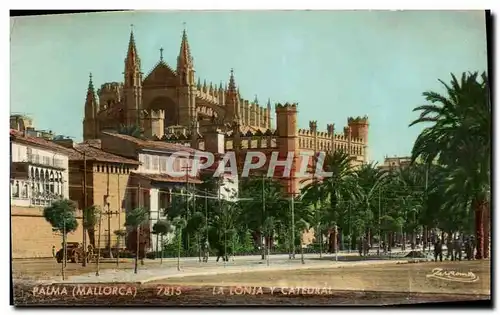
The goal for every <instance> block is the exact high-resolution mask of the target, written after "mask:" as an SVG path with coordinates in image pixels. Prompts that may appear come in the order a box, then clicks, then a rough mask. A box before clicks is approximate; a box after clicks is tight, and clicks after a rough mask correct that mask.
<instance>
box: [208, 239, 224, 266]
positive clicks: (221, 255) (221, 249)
mask: <svg viewBox="0 0 500 315" xmlns="http://www.w3.org/2000/svg"><path fill="white" fill-rule="evenodd" d="M216 250H217V259H216V260H215V261H216V262H219V259H220V258H222V261H225V262H227V261H229V259H228V250H227V246H224V244H217V245H216ZM209 257H210V244H209V243H208V240H205V242H204V243H203V262H208V258H209Z"/></svg>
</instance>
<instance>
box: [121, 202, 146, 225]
mask: <svg viewBox="0 0 500 315" xmlns="http://www.w3.org/2000/svg"><path fill="white" fill-rule="evenodd" d="M148 216H149V211H148V210H147V209H145V208H141V207H139V208H135V209H133V210H131V211H129V212H127V215H126V218H125V226H128V227H132V228H137V227H138V226H140V225H142V224H144V223H146V222H147V220H148Z"/></svg>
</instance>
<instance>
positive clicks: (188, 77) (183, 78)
mask: <svg viewBox="0 0 500 315" xmlns="http://www.w3.org/2000/svg"><path fill="white" fill-rule="evenodd" d="M194 74H195V71H194V61H193V57H192V56H191V50H190V49H189V42H188V38H187V34H186V29H184V30H183V31H182V40H181V48H180V50H179V56H177V76H178V78H179V124H180V125H183V126H190V128H191V129H193V128H195V123H196V119H197V114H196V83H195V79H194ZM203 90H204V91H206V83H205V87H204V88H203Z"/></svg>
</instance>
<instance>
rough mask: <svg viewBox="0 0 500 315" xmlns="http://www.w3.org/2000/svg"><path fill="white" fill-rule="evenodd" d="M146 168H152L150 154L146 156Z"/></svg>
mask: <svg viewBox="0 0 500 315" xmlns="http://www.w3.org/2000/svg"><path fill="white" fill-rule="evenodd" d="M144 168H145V169H146V170H149V169H150V168H151V157H150V156H149V155H145V156H144Z"/></svg>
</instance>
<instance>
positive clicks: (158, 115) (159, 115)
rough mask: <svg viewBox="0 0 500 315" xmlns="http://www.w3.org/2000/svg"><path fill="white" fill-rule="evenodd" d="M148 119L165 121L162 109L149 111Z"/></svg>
mask: <svg viewBox="0 0 500 315" xmlns="http://www.w3.org/2000/svg"><path fill="white" fill-rule="evenodd" d="M149 117H150V118H151V119H165V111H164V110H163V109H151V110H150V111H149Z"/></svg>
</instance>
